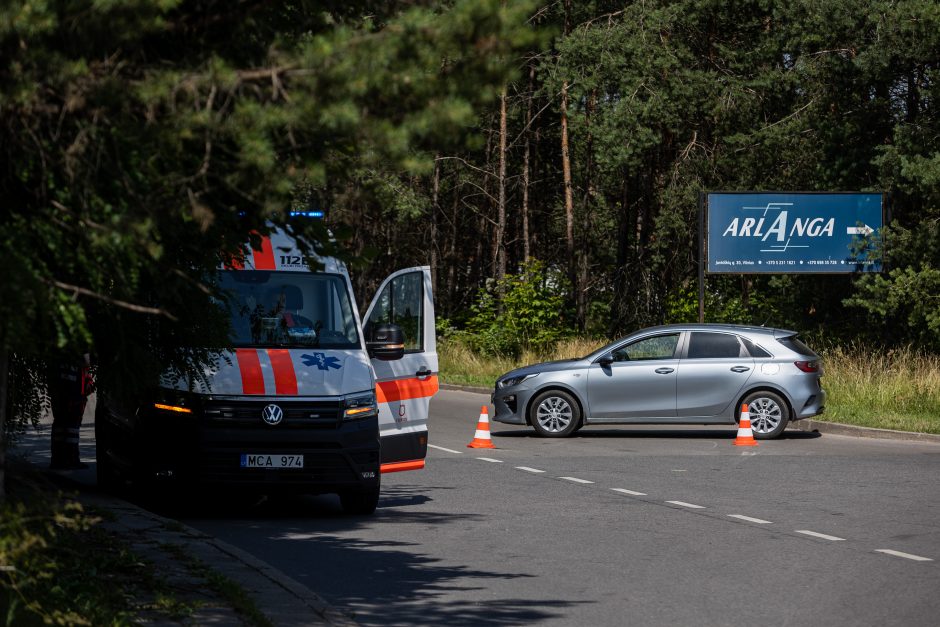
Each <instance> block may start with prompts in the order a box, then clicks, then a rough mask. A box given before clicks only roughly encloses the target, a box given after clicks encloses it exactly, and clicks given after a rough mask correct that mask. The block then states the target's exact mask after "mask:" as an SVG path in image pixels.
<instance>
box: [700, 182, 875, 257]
mask: <svg viewBox="0 0 940 627" xmlns="http://www.w3.org/2000/svg"><path fill="white" fill-rule="evenodd" d="M706 215H707V219H706V221H705V223H706V228H707V235H706V238H707V248H706V250H707V266H706V268H707V270H708V272H710V273H716V274H717V273H732V274H749V273H768V274H783V273H794V274H813V273H850V272H881V268H882V264H881V259H880V258H875V256H876V251H877V249H876V247H875V241H876V239H877V238H878V237H879V236H880V233H881V228H882V226H883V225H884V196H883V195H882V194H860V193H832V194H829V193H822V194H816V193H750V192H747V193H724V192H723V193H708V194H707V195H706Z"/></svg>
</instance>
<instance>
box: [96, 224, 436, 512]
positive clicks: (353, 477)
mask: <svg viewBox="0 0 940 627" xmlns="http://www.w3.org/2000/svg"><path fill="white" fill-rule="evenodd" d="M319 261H320V262H321V264H322V266H323V267H322V269H321V270H319V271H317V272H310V270H309V269H308V267H307V264H306V262H305V260H304V257H303V255H302V254H301V252H300V250H299V249H298V247H297V245H296V243H295V242H294V240H293V239H292V238H291V237H289V236H288V235H287V234H286V233H284V232H283V231H280V230H275V231H274V232H272V234H271V235H270V236H269V237H263V238H261V248H260V250H252V253H251V255H249V257H248V258H247V259H245V260H244V262H243V263H239V264H237V267H229V268H226V269H224V270H221V271H220V282H221V286H222V287H223V288H224V289H225V290H226V291H227V292H228V293H229V294H230V296H231V298H230V299H229V301H228V312H229V315H230V319H231V323H232V325H231V326H232V332H233V337H232V340H233V346H234V351H231V352H225V353H223V354H222V355H221V356H220V357H219V358H218V359H216V360H215V361H214V363H213V364H212V366H211V367H209V368H208V369H207V370H206V372H205V375H206V376H205V377H204V380H202V381H200V380H198V379H193V380H191V381H190V380H183V379H176V380H165V381H164V384H163V386H162V387H161V388H160V389H159V391H158V392H157V393H155V395H154V396H155V397H154V398H147V399H146V401H145V402H140V403H135V405H136V407H131V406H127V407H125V408H123V410H122V409H121V408H120V407H119V405H120V404H119V403H117V402H108V401H107V399H102V400H101V401H99V405H98V411H97V414H96V420H95V434H96V440H97V472H98V481H99V484H101V485H102V486H103V487H116V486H117V485H118V484H119V483H121V480H122V479H129V480H132V481H143V482H145V483H152V482H160V481H167V480H169V481H178V482H180V483H182V484H183V485H196V484H198V485H201V486H206V485H229V486H236V487H238V488H239V489H242V488H244V489H252V490H257V491H259V492H263V493H267V492H274V491H285V490H287V491H292V492H301V493H312V494H317V493H337V494H339V496H340V499H341V502H342V505H343V507H344V509H345V510H346V511H348V512H350V513H359V514H362V513H371V512H372V511H374V510H375V507H376V503H377V502H378V498H379V486H380V483H381V473H383V472H395V471H401V470H416V469H420V468H423V467H424V460H425V457H426V455H427V443H428V405H429V403H430V400H431V397H432V396H434V394H435V393H436V392H437V389H438V378H437V373H438V362H437V348H436V342H435V335H434V303H433V300H432V294H431V275H430V268H428V267H427V266H424V267H416V268H408V269H406V270H399V271H398V272H395V273H394V274H392V275H390V276H389V277H388V278H386V279H385V281H384V282H383V283H382V285H381V287H380V288H379V290H378V292H377V294H376V296H375V298H374V299H373V301H372V304H371V305H370V306H369V308H368V310H366V314H365V317H364V320H365V324H363V323H362V322H361V320H362V319H360V316H359V312H358V309H357V307H356V301H355V297H354V295H353V291H352V285H351V283H350V280H349V274H348V273H347V271H346V267H345V265H344V264H343V263H342V262H340V261H338V260H336V259H332V258H327V259H320V260H319Z"/></svg>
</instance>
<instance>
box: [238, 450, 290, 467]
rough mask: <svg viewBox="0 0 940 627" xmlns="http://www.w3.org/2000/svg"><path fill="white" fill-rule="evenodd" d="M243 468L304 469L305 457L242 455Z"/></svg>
mask: <svg viewBox="0 0 940 627" xmlns="http://www.w3.org/2000/svg"><path fill="white" fill-rule="evenodd" d="M241 466H242V468H303V467H304V456H303V455H251V454H248V453H244V454H242V461H241Z"/></svg>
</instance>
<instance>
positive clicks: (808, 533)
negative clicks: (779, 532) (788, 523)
mask: <svg viewBox="0 0 940 627" xmlns="http://www.w3.org/2000/svg"><path fill="white" fill-rule="evenodd" d="M796 533H802V534H803V535H805V536H813V537H814V538H822V539H823V540H832V541H833V542H841V541H843V540H845V538H839V537H838V536H827V535H826V534H824V533H816V532H815V531H810V530H809V529H797V530H796Z"/></svg>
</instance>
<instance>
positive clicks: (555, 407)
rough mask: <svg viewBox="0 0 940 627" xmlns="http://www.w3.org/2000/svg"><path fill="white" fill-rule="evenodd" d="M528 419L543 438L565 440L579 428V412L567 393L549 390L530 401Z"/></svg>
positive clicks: (576, 404)
mask: <svg viewBox="0 0 940 627" xmlns="http://www.w3.org/2000/svg"><path fill="white" fill-rule="evenodd" d="M529 419H530V420H531V422H532V426H533V427H535V432H536V433H537V434H538V435H540V436H542V437H543V438H565V437H568V436H569V435H571V434H573V433H574V432H575V431H577V430H578V429H579V428H580V426H581V410H580V408H579V407H578V403H577V402H576V401H575V400H574V398H573V397H572V396H571V395H570V394H568V393H567V392H562V391H561V390H549V391H547V392H542V393H541V394H539V395H538V396H536V397H535V399H534V400H533V401H532V405H531V406H530V409H529Z"/></svg>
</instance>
